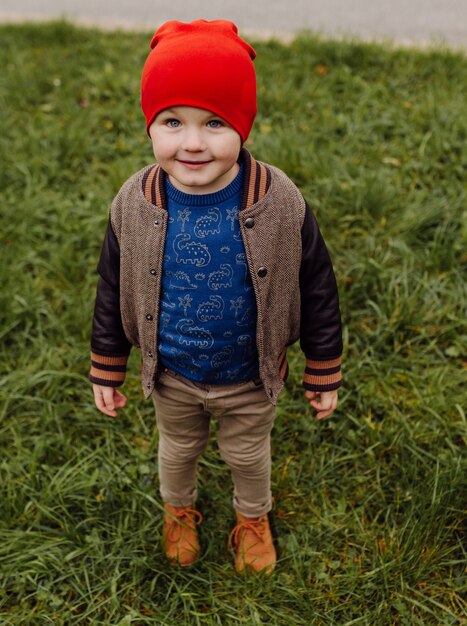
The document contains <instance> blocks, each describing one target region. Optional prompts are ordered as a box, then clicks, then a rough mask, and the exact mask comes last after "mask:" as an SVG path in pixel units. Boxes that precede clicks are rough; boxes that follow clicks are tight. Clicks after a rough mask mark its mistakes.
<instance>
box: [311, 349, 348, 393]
mask: <svg viewBox="0 0 467 626" xmlns="http://www.w3.org/2000/svg"><path fill="white" fill-rule="evenodd" d="M341 363H342V358H341V357H339V358H337V359H330V360H329V361H316V360H315V359H310V358H308V357H307V359H306V368H305V375H304V377H303V386H304V387H305V389H307V390H308V391H333V390H334V389H338V388H339V387H340V386H341V385H342V372H341Z"/></svg>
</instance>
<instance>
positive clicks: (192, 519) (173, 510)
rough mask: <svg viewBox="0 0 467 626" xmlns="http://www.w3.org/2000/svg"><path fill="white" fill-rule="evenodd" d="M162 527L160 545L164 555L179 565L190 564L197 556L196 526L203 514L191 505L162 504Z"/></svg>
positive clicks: (198, 549)
mask: <svg viewBox="0 0 467 626" xmlns="http://www.w3.org/2000/svg"><path fill="white" fill-rule="evenodd" d="M164 509H165V510H166V513H165V514H164V529H163V531H162V545H163V547H164V552H165V555H166V557H167V558H168V559H170V560H171V561H172V562H173V563H174V564H176V565H180V566H181V567H188V566H189V565H192V564H193V563H194V562H195V561H196V559H197V558H198V556H199V551H200V547H199V540H198V531H197V529H196V526H197V525H198V524H201V522H202V521H203V516H202V515H201V513H199V512H198V511H196V510H195V509H193V508H191V507H178V506H172V505H170V504H164Z"/></svg>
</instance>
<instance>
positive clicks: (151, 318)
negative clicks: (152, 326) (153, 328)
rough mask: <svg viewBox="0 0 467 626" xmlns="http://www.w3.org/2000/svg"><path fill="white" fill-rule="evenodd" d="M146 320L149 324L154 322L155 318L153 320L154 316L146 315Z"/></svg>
mask: <svg viewBox="0 0 467 626" xmlns="http://www.w3.org/2000/svg"><path fill="white" fill-rule="evenodd" d="M146 319H147V320H148V322H152V320H153V319H154V318H153V316H152V315H151V314H150V313H148V314H147V315H146Z"/></svg>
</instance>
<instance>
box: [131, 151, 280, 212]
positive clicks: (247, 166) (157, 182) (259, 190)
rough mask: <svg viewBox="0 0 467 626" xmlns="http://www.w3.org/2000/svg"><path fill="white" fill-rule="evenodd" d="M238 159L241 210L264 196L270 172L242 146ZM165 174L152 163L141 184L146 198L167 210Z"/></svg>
mask: <svg viewBox="0 0 467 626" xmlns="http://www.w3.org/2000/svg"><path fill="white" fill-rule="evenodd" d="M240 160H241V161H242V162H243V167H244V171H245V181H244V185H243V192H242V204H241V207H240V210H243V209H247V208H249V207H251V206H253V205H254V204H256V203H257V202H259V200H261V199H262V198H264V196H265V195H266V193H267V191H268V189H269V187H270V184H271V172H270V170H269V168H268V167H267V166H266V165H264V164H263V163H260V162H259V161H256V159H254V158H253V157H252V156H251V154H250V153H249V152H248V150H246V149H245V148H242V150H241V152H240ZM166 176H167V174H166V172H165V171H164V170H163V169H162V168H161V167H160V166H159V165H157V164H156V165H152V166H151V167H150V168H149V169H148V170H147V171H146V172H145V174H144V176H143V182H142V185H143V193H144V195H145V197H146V200H148V201H149V202H151V203H152V204H154V205H156V206H158V207H161V208H163V209H166V210H167V198H166V192H165V179H166Z"/></svg>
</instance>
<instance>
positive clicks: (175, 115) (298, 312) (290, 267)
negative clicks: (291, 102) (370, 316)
mask: <svg viewBox="0 0 467 626" xmlns="http://www.w3.org/2000/svg"><path fill="white" fill-rule="evenodd" d="M151 48H152V51H151V52H150V54H149V56H148V58H147V60H146V63H145V66H144V70H143V76H142V83H141V102H142V108H143V112H144V114H145V117H146V130H147V133H148V134H149V136H150V137H151V140H152V145H153V150H154V155H155V158H156V161H157V164H155V165H150V166H149V167H146V168H144V169H143V170H141V171H140V172H137V173H136V174H134V175H133V176H132V177H131V178H130V179H129V180H128V181H127V182H126V183H125V184H124V185H123V187H122V188H121V190H120V192H119V193H118V195H117V197H116V198H115V200H114V202H113V204H112V208H111V211H110V219H109V224H108V227H107V232H106V236H105V241H104V244H103V248H102V253H101V257H100V261H99V266H98V271H99V274H100V279H99V283H98V288H97V297H96V305H95V314H94V326H93V335H92V369H91V374H90V380H91V381H92V383H93V389H94V396H95V401H96V405H97V407H98V408H99V410H101V411H102V412H103V413H105V414H107V415H111V416H115V415H116V414H117V409H119V408H122V407H124V406H125V403H126V398H125V396H124V395H123V394H121V393H120V392H119V391H118V390H117V389H116V387H118V386H119V385H121V384H122V383H123V381H124V378H125V368H126V362H127V359H128V355H129V352H130V349H131V346H137V347H139V348H140V349H141V352H142V383H143V389H144V392H145V396H146V397H148V396H149V395H152V397H153V400H154V404H155V408H156V417H157V425H158V430H159V452H158V464H159V478H160V491H161V496H162V500H163V502H164V508H165V514H164V528H163V546H164V551H165V554H166V555H167V557H168V558H169V559H170V560H171V561H172V562H174V563H177V564H179V565H181V566H188V565H191V564H192V563H194V562H195V561H196V559H197V558H198V556H199V550H200V548H199V541H198V534H197V525H198V524H199V523H200V522H201V521H202V517H201V514H200V513H199V512H198V511H197V510H196V509H195V502H196V495H197V492H196V462H197V458H198V456H199V455H200V454H201V453H202V452H203V451H204V449H205V448H206V445H207V443H208V437H209V422H210V418H211V416H213V417H215V418H216V419H217V420H218V445H219V449H220V453H221V456H222V458H223V459H224V460H225V462H226V463H227V464H228V465H229V467H230V469H231V472H232V478H233V483H234V500H233V502H234V508H235V510H236V515H237V525H236V527H235V528H234V530H233V531H232V533H231V540H232V542H233V545H234V549H235V567H236V570H237V571H238V572H242V571H244V570H245V569H248V570H253V571H256V572H265V573H267V574H269V573H270V572H271V571H272V570H273V569H274V566H275V563H276V553H275V549H274V545H273V541H272V537H271V532H270V527H269V522H268V512H269V511H270V510H271V491H270V473H271V456H270V433H271V430H272V427H273V422H274V416H275V404H276V401H277V397H278V394H279V392H280V390H281V388H282V386H283V384H284V380H285V378H286V377H287V361H286V349H287V346H289V345H290V344H292V343H294V342H295V341H296V340H297V339H300V345H301V348H302V350H303V351H304V353H305V355H306V359H307V364H306V371H305V375H304V382H303V384H304V387H305V390H306V391H305V396H306V398H307V400H308V401H309V403H310V405H311V406H312V407H313V408H314V409H315V410H316V411H317V417H318V419H322V418H324V417H326V416H328V415H330V414H331V413H332V412H333V411H334V409H335V408H336V405H337V388H338V387H339V386H340V384H341V373H340V362H341V361H340V359H341V352H342V339H341V324H340V315H339V304H338V295H337V289H336V282H335V278H334V273H333V269H332V265H331V261H330V259H329V255H328V252H327V250H326V247H325V244H324V242H323V239H322V237H321V234H320V232H319V229H318V225H317V223H316V220H315V218H314V216H313V214H312V212H311V210H310V208H309V207H308V206H307V204H306V203H305V201H304V199H303V198H302V196H301V194H300V192H299V191H298V189H297V188H296V187H295V185H294V184H293V183H292V182H291V181H290V180H289V179H288V178H287V177H286V176H285V174H284V173H282V172H281V171H280V170H278V169H276V168H274V167H272V166H270V165H266V164H264V163H260V162H258V161H255V159H254V158H253V157H252V156H251V155H250V154H249V153H248V152H247V150H245V149H244V148H243V147H242V146H243V144H244V142H245V141H246V139H247V137H248V135H249V133H250V130H251V127H252V124H253V121H254V118H255V115H256V77H255V70H254V66H253V59H254V58H255V51H254V50H253V48H252V47H251V46H250V45H249V44H248V43H246V42H245V41H243V40H242V39H241V38H240V37H239V36H238V34H237V28H236V27H235V25H234V24H232V23H231V22H227V21H223V20H216V21H212V22H207V21H205V20H198V21H195V22H192V23H189V24H184V23H181V22H175V21H172V22H168V23H166V24H165V25H163V26H162V27H161V28H159V30H158V31H157V32H156V34H155V35H154V38H153V40H152V42H151Z"/></svg>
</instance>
